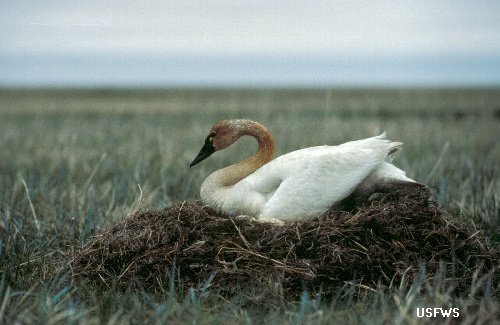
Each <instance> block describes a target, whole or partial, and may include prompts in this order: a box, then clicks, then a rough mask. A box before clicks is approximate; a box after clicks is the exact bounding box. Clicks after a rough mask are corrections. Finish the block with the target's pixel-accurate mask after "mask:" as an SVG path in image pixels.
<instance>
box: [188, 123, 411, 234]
mask: <svg viewBox="0 0 500 325" xmlns="http://www.w3.org/2000/svg"><path fill="white" fill-rule="evenodd" d="M246 135H248V136H252V137H254V138H255V139H256V140H257V142H258V144H259V148H258V150H257V153H256V154H255V155H253V156H251V157H249V158H247V159H245V160H243V161H241V162H240V163H237V164H235V165H232V166H229V167H225V168H222V169H220V170H217V171H215V172H213V173H212V174H210V175H209V176H208V177H207V178H206V179H205V181H204V182H203V184H202V185H201V189H200V197H201V200H202V202H203V203H204V204H206V205H210V206H212V207H213V208H215V209H216V210H217V211H219V212H222V213H225V214H228V215H230V216H238V215H243V216H249V217H252V218H254V219H257V220H259V221H270V222H274V221H276V222H277V223H280V224H282V223H283V222H293V221H298V220H304V219H307V218H311V217H314V216H318V215H320V214H322V213H324V212H326V211H327V210H329V209H332V208H334V209H340V208H342V206H343V204H344V203H345V202H348V201H349V200H351V201H352V200H354V201H356V202H358V201H360V200H364V199H368V197H369V196H370V195H371V194H372V193H374V192H376V191H384V190H390V189H393V188H397V187H400V186H407V185H415V184H419V183H417V182H415V181H414V180H413V179H411V178H409V177H407V176H406V173H405V172H404V171H403V170H401V169H399V168H397V167H396V166H394V165H393V164H392V163H391V158H390V155H391V154H392V153H394V152H396V151H397V150H399V149H400V148H401V146H402V143H401V142H392V141H390V140H388V139H386V135H385V132H384V133H382V134H381V135H379V136H375V137H372V138H367V139H363V140H358V141H351V142H346V143H344V144H341V145H338V146H317V147H310V148H305V149H301V150H297V151H293V152H290V153H288V154H285V155H282V156H280V157H278V158H276V159H273V156H274V139H273V137H272V135H271V133H270V132H269V131H268V130H267V129H266V128H265V127H264V126H263V125H261V124H259V123H257V122H254V121H252V120H247V119H227V120H222V121H220V122H218V123H216V124H215V125H214V126H213V127H212V129H211V130H210V132H209V133H208V136H207V137H206V139H205V143H204V145H203V147H202V148H201V150H200V152H199V154H198V155H197V156H196V158H195V159H194V160H193V161H192V162H191V164H190V167H192V166H194V165H196V164H198V163H199V162H201V161H203V160H205V159H206V158H208V157H209V156H210V155H212V154H213V153H214V152H215V151H218V150H223V149H225V148H227V147H229V146H230V145H231V144H233V143H234V142H236V141H237V140H238V139H239V138H240V137H241V136H246ZM419 185H420V184H419Z"/></svg>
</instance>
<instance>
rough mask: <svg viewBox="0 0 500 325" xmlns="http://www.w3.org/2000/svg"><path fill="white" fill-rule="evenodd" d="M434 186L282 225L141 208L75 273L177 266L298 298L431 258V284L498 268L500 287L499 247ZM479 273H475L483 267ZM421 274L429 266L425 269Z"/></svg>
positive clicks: (452, 283) (224, 285)
mask: <svg viewBox="0 0 500 325" xmlns="http://www.w3.org/2000/svg"><path fill="white" fill-rule="evenodd" d="M429 195H430V191H429V189H427V188H418V189H415V188H414V189H402V190H397V191H393V192H390V193H386V194H382V195H380V196H378V197H377V198H375V199H373V200H372V201H370V202H366V203H365V204H364V205H362V206H360V207H359V208H358V209H357V210H356V211H354V212H352V213H348V212H329V213H327V214H325V215H323V216H321V217H320V218H316V219H314V220H310V221H303V222H296V223H291V224H286V225H285V226H276V225H273V224H267V223H259V222H256V221H253V220H249V219H229V218H227V217H225V216H223V215H220V214H217V213H216V212H215V211H214V210H212V209H211V208H210V207H208V206H202V205H201V203H199V202H191V203H190V202H184V203H182V204H177V205H174V206H172V207H168V208H165V209H163V210H157V211H146V212H138V213H135V214H134V215H132V216H130V217H129V218H127V219H125V220H124V221H123V222H121V223H119V224H117V225H116V226H114V227H113V228H112V229H110V230H109V231H107V232H106V233H104V234H103V235H101V236H97V237H95V238H94V239H93V240H92V241H91V242H90V243H88V244H87V245H86V246H85V247H83V248H82V249H81V250H80V251H79V252H77V253H76V254H74V255H73V256H70V262H69V264H68V265H69V268H70V270H71V273H70V274H71V277H72V279H73V280H74V281H81V280H85V281H91V282H94V283H96V284H100V285H102V286H103V287H110V286H112V285H113V283H115V284H116V285H117V286H118V287H123V288H127V287H132V288H137V289H141V288H145V289H147V290H148V291H150V292H155V291H157V289H158V288H159V287H160V286H162V285H163V286H165V285H167V286H168V283H169V281H170V280H169V279H171V278H170V276H171V274H172V270H175V272H174V273H175V276H174V277H175V280H176V281H177V280H180V283H182V285H183V286H185V287H194V288H197V287H198V288H200V285H201V284H202V283H203V281H205V280H207V279H208V278H209V277H210V276H211V275H214V277H213V279H212V281H211V282H210V289H211V290H215V291H216V292H219V293H221V294H222V295H224V296H234V295H236V294H238V293H240V292H244V291H245V290H247V289H248V288H252V290H257V291H259V290H262V291H261V292H253V295H252V297H259V295H260V296H261V297H269V296H270V295H279V296H282V297H287V298H293V297H298V296H299V295H300V294H301V293H302V292H303V291H304V290H307V291H309V292H311V293H314V292H319V291H320V290H321V292H322V293H323V294H324V295H325V296H327V297H328V296H330V297H331V296H332V295H335V294H337V293H338V292H339V288H341V287H342V286H343V285H344V284H345V283H356V284H357V285H358V286H359V287H362V288H367V289H370V288H372V289H380V288H388V287H391V286H392V284H397V285H399V284H400V283H401V282H402V281H403V282H404V281H406V282H408V284H411V282H412V281H413V279H414V278H415V276H416V275H417V274H419V272H420V270H422V269H421V267H422V265H424V264H425V273H424V274H425V278H424V279H421V280H422V282H425V281H426V280H427V283H431V284H434V285H436V281H437V280H439V281H440V283H439V285H441V286H443V288H447V290H450V291H451V292H453V293H456V294H460V295H462V294H465V295H466V294H467V293H468V292H470V288H471V286H472V285H473V283H474V281H476V280H477V278H478V277H481V276H485V275H487V274H488V272H491V270H497V272H496V273H495V272H493V273H490V280H491V283H490V284H488V285H490V289H491V293H492V294H493V295H495V296H499V295H500V281H499V280H500V272H498V268H499V260H500V253H499V251H498V249H496V248H494V247H491V246H490V245H489V244H488V243H487V242H486V240H485V238H484V236H482V234H481V233H479V232H476V231H475V230H474V229H470V228H469V227H468V226H466V225H464V224H460V223H457V222H453V221H452V220H451V218H450V216H449V215H447V213H446V212H444V211H443V210H442V209H441V208H440V207H439V206H438V205H437V203H436V202H434V201H433V200H430V199H429ZM475 272H476V273H475ZM420 274H422V273H420Z"/></svg>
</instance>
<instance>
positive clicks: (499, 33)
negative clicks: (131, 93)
mask: <svg viewBox="0 0 500 325" xmlns="http://www.w3.org/2000/svg"><path fill="white" fill-rule="evenodd" d="M0 28H1V29H2V35H1V36H0V42H1V45H0V52H4V53H40V54H50V53H58V54H61V53H62V54H64V53H68V54H74V53H79V54H85V53H88V54H93V55H98V54H108V55H109V54H117V55H121V54H134V55H140V54H154V55H161V54H164V55H184V54H187V55H225V56H235V55H236V56H237V55H289V56H290V55H292V56H294V55H325V54H330V55H335V54H342V55H349V54H351V55H365V56H366V55H373V54H375V55H384V54H387V55H394V54H396V55H398V54H399V55H405V54H419V53H420V54H422V55H426V54H432V53H434V54H440V53H460V54H468V53H469V54H480V53H489V54H492V53H493V54H495V55H499V54H500V2H499V1H497V0H493V1H486V0H483V1H476V2H470V1H451V0H447V1H434V0H432V1H419V2H414V3H408V2H405V1H396V0H393V1H372V2H366V1H359V0H354V1H326V0H325V1H323V0H316V1H307V2H305V1H288V0H283V1H264V0H253V1H234V0H219V1H206V0H194V1H189V2H181V1H156V0H154V1H153V0H144V1H140V2H139V1H135V2H123V1H115V0H113V1H95V0H94V1H78V2H75V1H50V2H48V1H47V2H46V1H43V3H42V2H40V1H22V2H21V1H8V2H7V5H6V6H5V8H4V9H2V12H1V13H0Z"/></svg>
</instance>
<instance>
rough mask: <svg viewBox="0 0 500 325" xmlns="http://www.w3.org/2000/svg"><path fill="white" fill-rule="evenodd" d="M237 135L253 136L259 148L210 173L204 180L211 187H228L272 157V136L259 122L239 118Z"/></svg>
mask: <svg viewBox="0 0 500 325" xmlns="http://www.w3.org/2000/svg"><path fill="white" fill-rule="evenodd" d="M240 121H241V122H240V123H241V125H240V131H239V136H245V135H248V136H252V137H254V138H255V139H256V140H257V142H258V144H259V148H258V150H257V152H256V153H255V155H253V156H251V157H249V158H247V159H245V160H243V161H241V162H239V163H237V164H234V165H231V166H229V167H225V168H223V169H220V170H218V171H216V172H214V173H213V174H212V175H210V176H209V177H208V178H207V179H206V182H209V183H211V185H212V187H229V186H232V185H234V184H236V183H237V182H239V181H240V180H242V179H243V178H245V177H247V176H248V175H250V174H252V173H253V172H255V171H256V170H257V169H259V168H260V167H261V166H263V165H265V164H267V163H268V162H269V161H271V160H272V159H273V157H274V138H273V136H272V135H271V133H269V131H268V130H267V129H266V128H265V127H264V126H263V125H261V124H259V123H257V122H253V121H250V120H240Z"/></svg>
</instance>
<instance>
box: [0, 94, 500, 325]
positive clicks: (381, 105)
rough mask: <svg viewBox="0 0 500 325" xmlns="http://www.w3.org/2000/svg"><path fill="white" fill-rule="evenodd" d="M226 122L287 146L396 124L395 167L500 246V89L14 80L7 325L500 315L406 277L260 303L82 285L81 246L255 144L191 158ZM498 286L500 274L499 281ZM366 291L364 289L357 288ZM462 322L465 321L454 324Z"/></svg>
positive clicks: (0, 308) (5, 135)
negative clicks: (73, 271) (439, 310)
mask: <svg viewBox="0 0 500 325" xmlns="http://www.w3.org/2000/svg"><path fill="white" fill-rule="evenodd" d="M223 118H250V119H255V120H257V121H259V122H261V123H263V124H264V125H266V126H267V127H268V129H269V130H270V131H271V132H272V133H273V135H274V136H275V140H276V144H277V155H281V154H284V153H286V152H289V151H292V150H296V149H299V148H303V147H308V146H313V145H321V144H331V145H335V144H340V143H342V142H345V141H349V140H355V139H360V138H364V137H368V136H373V135H376V134H379V133H381V132H382V131H383V130H386V131H387V133H388V136H389V138H391V139H394V140H398V141H402V142H404V143H405V145H404V146H403V149H402V150H401V151H400V152H399V153H398V154H397V155H396V158H395V164H396V165H397V166H399V167H401V168H403V169H404V170H406V172H407V174H408V175H409V176H410V177H412V178H414V179H416V180H418V181H419V182H422V183H424V184H426V185H428V186H430V187H432V188H434V189H435V196H436V198H437V200H438V201H439V202H440V203H441V204H442V205H443V206H444V207H445V208H446V209H448V210H449V211H450V212H451V213H452V214H453V215H455V216H456V218H458V219H460V220H462V221H463V222H466V223H468V224H470V225H472V226H474V227H477V228H478V229H481V230H482V231H484V232H485V234H486V236H487V238H488V240H489V241H491V242H492V243H493V244H496V245H498V244H499V243H500V217H499V207H500V197H499V193H500V183H499V182H498V178H499V168H498V167H499V166H500V144H499V142H498V139H499V138H500V127H499V126H500V89H498V88H493V89H168V90H161V89H157V90H116V89H104V90H62V89H59V90H43V89H38V90H37V89H29V90H15V89H5V90H0V148H1V149H0V216H1V218H0V273H1V279H0V324H1V323H5V324H10V323H15V322H18V323H21V324H22V323H30V324H31V323H40V324H50V323H52V324H58V323H71V324H80V323H82V324H91V323H101V324H102V323H107V324H115V323H119V324H124V323H133V324H135V323H158V324H161V323H165V321H170V322H175V323H200V324H204V323H205V324H206V323H226V324H229V323H231V324H250V323H260V322H264V323H276V324H282V323H295V324H302V323H311V324H315V323H327V324H328V323H331V324H333V323H339V322H340V323H359V324H363V323H370V324H386V323H418V324H420V323H429V322H433V321H435V319H434V320H433V319H432V318H419V317H417V315H416V311H415V309H416V308H417V307H446V308H449V307H457V308H460V310H461V318H460V321H461V322H464V323H474V322H478V323H481V322H485V321H492V320H494V319H495V318H496V317H497V316H499V315H500V310H499V308H498V307H497V306H496V303H498V297H496V298H495V297H493V298H492V297H483V298H482V299H480V300H475V299H473V298H472V297H473V296H474V295H473V294H472V293H473V292H474V291H475V290H477V289H478V288H479V287H480V286H481V285H484V283H483V282H484V281H483V282H481V281H479V280H478V282H477V286H476V287H472V288H471V295H470V296H469V297H451V296H450V295H449V292H447V291H446V290H445V289H443V290H440V289H437V288H434V289H433V288H431V289H433V290H430V292H431V294H428V295H425V296H420V295H417V294H416V291H415V288H413V287H410V288H407V287H398V284H395V285H394V288H393V289H394V290H392V291H391V292H374V293H372V294H368V295H367V296H366V298H365V299H364V300H363V301H359V300H352V295H350V294H342V295H340V294H339V297H338V298H337V299H336V300H335V301H333V302H331V301H330V302H325V301H322V300H321V299H320V298H317V299H311V298H308V297H307V296H304V297H303V299H302V300H301V301H284V302H283V306H285V307H284V308H282V309H280V310H257V309H255V308H251V307H248V308H247V307H245V306H240V305H238V303H237V301H236V300H235V301H226V300H224V298H222V297H219V296H217V293H216V292H210V290H206V291H204V290H203V291H201V293H200V292H196V293H195V291H193V290H190V289H189V288H182V287H176V288H173V287H168V288H162V290H163V289H164V293H163V294H152V293H148V292H122V291H118V290H109V291H106V292H101V291H99V290H97V289H96V288H93V287H91V286H89V285H86V284H83V283H82V284H70V283H69V281H68V279H67V277H66V275H65V274H61V273H60V272H58V270H60V269H61V267H62V266H63V265H64V259H65V256H66V254H67V253H70V252H73V251H75V250H76V249H78V248H79V247H81V246H82V245H84V244H85V243H86V242H87V241H88V240H90V239H91V238H92V236H93V235H98V234H101V233H103V232H104V231H105V230H106V229H108V228H109V227H111V226H112V225H114V224H116V223H118V222H119V221H121V220H123V219H124V218H125V217H126V216H127V215H129V214H130V213H132V212H134V211H137V210H146V209H159V208H162V207H165V206H168V205H171V204H173V203H176V202H181V201H184V200H193V199H195V198H197V195H198V189H199V187H200V185H201V182H202V181H203V179H204V178H205V177H206V176H207V175H208V174H209V173H210V172H211V171H213V170H216V169H218V168H221V167H223V166H225V165H228V164H230V163H234V162H237V161H239V160H241V159H242V158H244V157H246V156H248V155H249V154H251V152H253V151H254V150H256V144H255V143H254V142H253V141H252V140H251V139H242V140H241V141H239V142H238V143H236V144H235V145H234V146H233V147H231V148H230V149H228V150H226V151H224V152H220V153H217V154H215V155H214V156H213V157H211V158H209V159H208V160H207V161H205V162H203V163H202V164H200V165H199V166H196V168H192V169H190V168H189V162H190V161H191V160H192V159H193V158H194V157H195V156H196V154H197V152H198V150H199V149H200V148H201V146H202V144H203V141H204V138H205V136H206V133H207V132H208V131H209V130H210V128H211V126H212V125H213V124H214V123H215V122H217V121H218V120H220V119H223ZM496 285H498V284H496ZM353 290H356V289H354V288H353ZM454 321H456V320H454Z"/></svg>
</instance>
